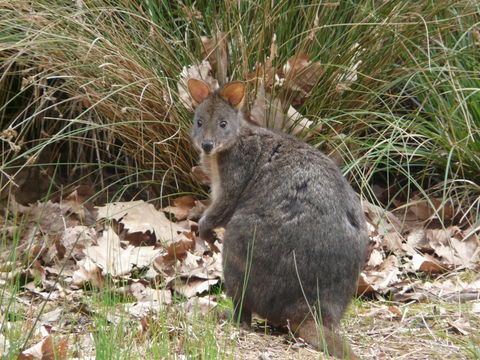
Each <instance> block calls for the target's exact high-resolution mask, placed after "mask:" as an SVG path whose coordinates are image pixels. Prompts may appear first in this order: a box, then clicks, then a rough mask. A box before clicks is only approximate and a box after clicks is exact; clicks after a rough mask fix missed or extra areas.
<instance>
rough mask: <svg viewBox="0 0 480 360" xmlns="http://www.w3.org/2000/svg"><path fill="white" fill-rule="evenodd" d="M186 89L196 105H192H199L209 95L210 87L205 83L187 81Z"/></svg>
mask: <svg viewBox="0 0 480 360" xmlns="http://www.w3.org/2000/svg"><path fill="white" fill-rule="evenodd" d="M187 88H188V93H189V94H190V96H191V97H192V99H193V101H194V102H195V103H196V104H194V105H198V104H200V103H201V102H202V101H203V100H205V99H206V98H207V97H208V95H209V94H210V87H209V86H208V84H207V83H206V82H205V81H202V80H198V79H188V80H187Z"/></svg>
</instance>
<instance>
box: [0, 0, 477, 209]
mask: <svg viewBox="0 0 480 360" xmlns="http://www.w3.org/2000/svg"><path fill="white" fill-rule="evenodd" d="M1 6H2V11H1V14H0V24H1V30H0V44H1V49H2V50H1V52H0V61H1V62H2V69H3V75H2V76H1V78H0V99H1V100H2V103H1V104H0V112H1V113H2V130H3V132H2V140H3V141H2V167H1V173H2V185H1V186H2V189H3V193H4V194H3V195H4V196H5V195H6V194H8V191H9V186H10V185H11V184H13V183H15V184H16V185H18V188H19V189H22V186H23V188H24V187H25V186H27V185H28V184H30V181H31V179H36V180H35V181H36V183H37V186H36V188H37V189H43V188H44V187H42V180H43V179H46V180H48V182H49V183H50V182H51V181H52V179H53V177H54V176H55V179H53V180H55V181H54V184H55V185H54V188H53V191H58V190H61V189H62V186H65V185H73V184H76V183H91V184H93V185H94V186H95V187H96V188H97V189H102V190H103V194H104V195H105V197H107V198H120V197H122V196H124V195H125V191H127V192H128V198H133V197H136V196H141V197H147V198H150V199H152V198H155V197H158V196H161V195H163V194H168V193H176V192H181V191H196V192H198V191H199V187H198V186H199V185H198V182H197V181H196V180H195V179H194V178H193V177H192V176H191V174H190V168H191V166H192V165H193V164H194V162H195V158H196V153H195V151H194V150H193V149H192V147H191V145H190V142H189V140H188V128H189V122H190V112H189V110H188V109H186V108H185V107H184V106H183V105H182V103H181V102H180V101H179V94H178V87H177V83H178V80H179V74H180V73H181V71H182V68H183V67H185V66H189V65H196V64H199V63H200V62H201V61H202V60H205V59H209V60H211V61H212V58H213V57H212V53H213V52H214V53H216V54H217V55H218V53H221V52H217V51H216V50H215V46H213V50H210V49H206V48H205V45H204V44H205V39H203V41H202V37H208V38H211V39H215V40H214V45H215V41H216V42H218V44H224V43H225V41H226V43H227V44H228V46H227V50H228V51H227V52H226V53H224V55H223V56H226V57H227V60H228V61H227V62H226V63H227V66H226V67H223V68H222V67H220V66H215V64H212V65H213V67H214V69H213V71H212V75H213V76H216V77H217V78H218V79H219V80H220V82H223V81H224V80H225V79H226V78H227V77H228V78H229V79H240V80H249V82H248V85H249V89H250V90H251V91H250V94H251V95H250V99H249V100H250V101H249V103H248V104H247V108H249V109H250V108H252V106H253V103H254V99H255V96H256V95H255V94H256V90H257V89H259V86H260V85H261V84H265V85H267V84H268V85H269V86H270V88H269V91H271V92H272V94H273V96H278V97H279V98H281V99H282V102H283V104H284V105H285V109H284V110H286V108H288V106H289V105H292V106H294V107H295V109H296V110H297V111H298V112H300V113H301V114H302V115H303V116H305V117H307V118H308V119H309V120H311V121H312V122H313V124H312V126H311V127H310V129H307V130H306V132H305V133H304V134H303V135H304V136H306V135H309V141H310V142H312V143H313V144H316V145H317V146H319V147H322V148H323V149H326V150H327V151H329V152H331V153H332V152H333V153H337V154H336V155H335V154H334V155H335V156H337V157H338V159H339V163H341V164H343V166H344V169H345V171H346V172H347V173H350V174H351V175H352V176H351V177H352V179H354V180H357V182H358V186H359V188H362V189H364V193H365V195H367V196H368V197H370V198H374V197H375V195H374V193H373V192H372V191H371V190H370V186H371V185H372V184H374V183H375V182H378V179H382V181H383V182H384V186H385V187H387V188H391V187H392V186H391V185H392V184H391V183H392V181H394V182H398V181H400V182H401V185H400V190H398V189H397V190H395V191H394V193H397V192H398V191H401V192H402V191H403V192H404V193H405V191H404V187H405V186H407V187H409V186H413V188H417V189H424V188H428V187H430V186H433V185H438V184H439V182H441V181H445V180H448V181H455V180H457V179H459V178H460V179H464V180H468V181H470V182H471V183H472V184H476V182H477V176H478V174H477V173H476V172H475V171H474V170H473V169H474V168H475V166H478V149H476V148H475V146H477V145H472V144H474V143H477V144H478V141H475V139H476V138H475V137H476V136H477V137H478V132H477V131H478V121H476V120H474V119H477V118H478V109H477V107H478V106H477V105H472V104H475V101H476V100H475V99H476V96H477V95H476V94H477V93H476V92H475V91H474V90H468V91H467V88H470V87H472V88H474V86H476V85H475V84H473V83H472V81H473V82H474V81H476V80H475V77H474V76H470V75H471V74H472V73H471V71H473V69H474V68H475V66H476V63H475V61H476V60H475V59H474V56H473V53H474V51H473V50H468V49H469V48H470V47H471V46H473V47H475V46H477V45H475V44H476V43H475V41H476V40H474V39H473V37H474V30H475V28H474V24H475V21H476V20H475V19H476V17H475V16H476V15H475V14H476V13H477V12H478V5H476V3H475V2H474V1H469V0H459V1H447V0H441V1H437V2H431V1H426V0H425V1H423V0H422V1H416V2H413V3H412V2H409V1H401V2H395V1H387V2H377V1H367V0H365V1H349V2H347V1H345V2H343V1H342V2H338V3H319V4H312V3H311V2H309V1H302V2H291V1H286V0H285V1H284V0H282V1H276V2H271V1H256V2H248V1H240V2H228V1H226V2H200V3H197V2H191V1H185V2H170V3H168V2H151V1H126V0H122V1H115V2H112V1H108V0H87V1H79V2H76V3H72V2H66V1H61V0H56V1H46V0H40V1H36V2H33V3H25V2H24V1H17V0H13V1H10V2H9V3H7V4H2V5H1ZM475 31H476V30H475ZM457 35H458V36H460V37H458V36H457ZM455 36H457V37H455ZM219 38H221V39H219ZM457 40H458V41H457ZM466 42H469V44H466ZM447 43H448V44H447ZM462 44H463V45H462ZM222 46H223V45H222ZM218 47H220V45H218ZM468 52H470V55H468V54H467V53H468ZM305 56H308V60H309V61H310V62H311V63H312V64H314V65H315V66H313V67H310V68H308V69H307V70H306V71H311V73H308V72H307V74H302V76H301V77H298V76H296V77H293V76H290V77H289V76H288V75H286V74H285V64H286V62H287V60H288V59H292V57H299V58H301V57H305ZM216 60H218V62H220V61H221V60H222V59H219V58H218V56H217V57H216ZM453 60H455V61H457V63H452V61H453ZM217 65H218V64H217ZM447 65H448V66H449V67H448V66H447ZM454 68H455V71H453V69H454ZM275 75H276V76H277V78H278V77H279V76H280V77H281V76H282V75H285V77H284V79H282V80H281V82H282V83H281V84H280V83H278V81H277V82H275V81H274V80H272V79H275ZM299 79H300V80H302V79H303V80H305V81H307V83H308V91H307V92H306V93H302V92H301V91H300V94H301V95H302V96H300V97H299V93H298V92H295V91H287V90H285V89H292V88H294V87H295V85H298V81H299ZM460 79H463V80H464V81H463V82H461V81H462V80H460ZM277 80H278V79H277ZM289 83H290V84H291V86H289V85H288V84H289ZM439 83H441V85H440V86H439ZM446 86H450V89H451V91H450V90H448V89H446ZM466 111H467V112H466ZM466 114H470V115H468V116H467V115H466ZM450 115H452V116H453V117H452V116H450ZM465 116H467V118H466V119H465ZM447 118H448V119H449V120H448V121H447ZM453 122H454V123H453ZM454 124H455V126H453V125H454ZM459 124H461V126H463V127H461V128H459V127H458V126H460V125H459ZM440 125H442V126H440ZM443 125H445V126H443ZM439 129H444V130H442V131H438V130H439ZM448 129H450V130H451V131H447V133H448V134H447V133H446V132H445V131H446V130H448ZM475 134H476V135H475ZM430 137H432V138H434V139H435V140H434V141H433V140H431V139H430ZM452 139H454V140H458V139H460V142H459V143H458V144H460V145H455V150H452V147H451V146H450V145H449V144H451V143H452ZM469 139H470V140H469ZM457 142H458V141H457ZM462 144H469V145H468V150H467V149H466V148H465V147H461V148H460V147H459V146H463V145H462ZM439 149H443V150H442V151H443V152H446V154H450V155H451V156H448V155H447V156H444V153H443V152H441V151H440V152H439ZM462 149H463V150H462ZM464 150H466V151H464ZM473 154H476V155H475V156H472V155H473ZM413 168H414V169H415V170H414V171H413V170H412V169H413ZM27 179H28V180H27ZM392 179H395V180H392ZM402 181H403V183H402ZM405 183H406V184H407V185H405ZM158 184H161V186H159V185H158ZM30 187H31V186H30ZM13 189H14V190H15V189H17V187H15V186H14V187H13ZM15 192H16V193H17V194H19V193H21V191H18V190H16V191H15ZM39 192H42V191H40V190H39ZM99 194H100V193H99ZM37 198H38V194H37ZM27 200H31V199H25V201H27Z"/></svg>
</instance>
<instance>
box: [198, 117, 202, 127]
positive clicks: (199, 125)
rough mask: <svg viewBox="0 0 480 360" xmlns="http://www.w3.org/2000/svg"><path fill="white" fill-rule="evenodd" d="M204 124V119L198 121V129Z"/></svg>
mask: <svg viewBox="0 0 480 360" xmlns="http://www.w3.org/2000/svg"><path fill="white" fill-rule="evenodd" d="M202 124H203V121H202V119H198V120H197V126H198V127H201V126H202Z"/></svg>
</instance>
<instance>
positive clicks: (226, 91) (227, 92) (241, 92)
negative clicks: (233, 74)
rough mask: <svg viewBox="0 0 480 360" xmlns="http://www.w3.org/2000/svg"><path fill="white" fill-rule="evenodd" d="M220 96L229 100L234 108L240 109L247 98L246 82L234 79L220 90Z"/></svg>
mask: <svg viewBox="0 0 480 360" xmlns="http://www.w3.org/2000/svg"><path fill="white" fill-rule="evenodd" d="M218 93H219V95H220V97H221V98H222V99H223V100H225V101H226V102H228V103H229V104H230V105H232V107H233V108H234V109H237V110H238V109H240V108H241V107H242V105H243V99H244V98H245V84H244V83H243V82H242V81H232V82H230V83H228V84H226V85H225V86H224V87H222V88H221V89H220V91H219V92H218Z"/></svg>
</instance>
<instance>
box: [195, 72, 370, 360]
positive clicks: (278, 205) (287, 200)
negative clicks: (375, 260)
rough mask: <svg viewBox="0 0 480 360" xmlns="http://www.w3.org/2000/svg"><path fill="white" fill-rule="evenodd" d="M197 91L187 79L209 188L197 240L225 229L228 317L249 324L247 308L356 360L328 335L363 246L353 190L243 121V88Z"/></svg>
mask: <svg viewBox="0 0 480 360" xmlns="http://www.w3.org/2000/svg"><path fill="white" fill-rule="evenodd" d="M194 81H198V80H194ZM196 86H200V87H201V86H202V84H201V83H196V82H195V83H190V82H189V89H190V93H191V94H192V97H193V98H194V100H196V101H197V102H198V103H199V104H198V106H197V108H196V111H195V115H194V123H193V128H192V139H193V142H194V144H195V145H196V146H197V147H198V148H200V149H203V150H202V155H201V156H202V161H201V162H202V165H203V166H204V167H205V170H206V171H207V173H209V175H210V178H211V182H212V204H211V206H210V207H209V208H208V209H207V211H206V212H205V214H204V216H203V217H202V218H201V220H200V223H199V228H200V236H201V237H202V238H205V239H207V240H212V235H213V233H212V229H213V228H215V227H220V226H224V227H225V228H226V231H225V236H224V244H223V246H224V252H223V258H224V277H225V288H226V292H227V294H228V295H229V296H231V297H232V298H233V301H234V304H235V312H236V315H238V316H239V319H240V320H241V322H242V323H243V324H244V325H247V326H249V325H250V322H251V313H252V312H255V313H257V314H259V315H260V316H262V317H264V318H266V319H268V321H269V322H271V323H272V324H274V325H287V324H288V325H290V327H291V328H292V329H293V331H296V333H297V334H298V335H299V336H301V337H302V338H304V339H305V340H306V341H308V342H309V343H311V344H312V345H314V346H316V347H318V348H321V349H322V348H323V349H324V350H328V352H329V353H330V354H332V355H334V356H337V357H344V356H345V357H348V358H351V359H354V358H356V356H355V355H354V354H353V353H351V351H350V348H349V346H348V345H347V344H346V343H345V341H344V340H343V339H342V338H341V337H340V336H339V335H338V334H337V333H336V331H335V328H336V327H337V325H338V323H339V321H340V319H341V318H342V316H343V314H344V312H345V309H346V307H347V305H348V304H349V302H350V299H351V296H352V294H353V293H354V291H355V288H356V284H357V280H358V276H359V273H360V270H361V268H362V266H363V264H364V259H365V254H366V250H367V246H368V236H367V231H366V227H365V219H364V215H363V212H362V209H361V207H360V204H359V201H358V198H357V195H356V193H355V192H354V191H353V190H352V188H351V186H350V185H349V184H348V182H347V181H346V180H345V178H344V177H343V176H342V174H341V173H340V171H339V169H338V168H337V166H336V165H335V164H334V163H333V162H332V161H331V160H330V159H329V158H328V157H326V156H325V155H324V154H322V153H321V152H320V151H318V150H316V149H315V148H313V147H311V146H310V145H308V144H306V143H305V142H303V141H301V140H299V139H296V138H294V137H292V136H289V135H286V134H282V133H279V132H273V131H271V130H268V129H264V128H261V127H256V126H253V125H250V124H247V123H246V122H245V121H244V120H243V116H242V113H241V111H240V110H239V108H240V107H241V101H242V100H243V96H244V94H243V91H244V87H243V84H242V83H239V82H234V83H230V84H227V85H225V86H224V87H223V88H222V89H220V90H219V91H217V92H214V93H210V91H208V90H206V89H200V95H199V93H198V88H197V89H196V88H195V87H196ZM205 86H206V85H205ZM229 87H230V88H229ZM232 88H234V89H233V90H232ZM196 90H197V91H196ZM232 94H233V95H232ZM199 120H200V121H201V124H200V125H201V126H199V123H198V121H199ZM220 122H225V123H223V125H225V127H222V126H223V125H222V126H220ZM318 318H320V319H321V324H322V325H323V327H319V326H318V324H319V322H318V321H317V320H318ZM319 331H320V334H321V335H319Z"/></svg>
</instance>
